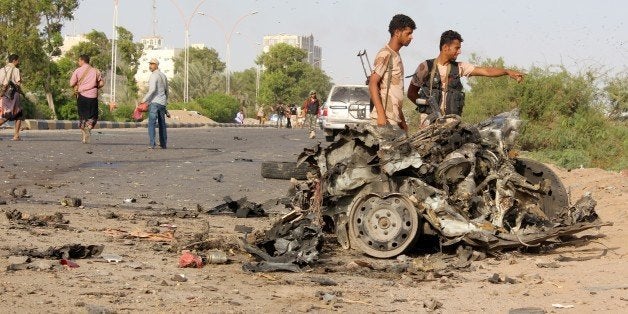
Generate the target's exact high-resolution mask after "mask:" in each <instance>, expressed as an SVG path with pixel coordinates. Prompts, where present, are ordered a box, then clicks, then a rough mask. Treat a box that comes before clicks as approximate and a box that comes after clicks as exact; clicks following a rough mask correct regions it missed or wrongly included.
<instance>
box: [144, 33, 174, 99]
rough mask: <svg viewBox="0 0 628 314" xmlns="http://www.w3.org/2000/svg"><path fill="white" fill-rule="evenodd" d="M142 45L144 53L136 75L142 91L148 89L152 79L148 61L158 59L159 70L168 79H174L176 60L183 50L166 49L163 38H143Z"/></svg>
mask: <svg viewBox="0 0 628 314" xmlns="http://www.w3.org/2000/svg"><path fill="white" fill-rule="evenodd" d="M141 43H142V44H143V45H144V51H143V52H142V56H141V57H140V59H139V61H138V62H139V68H138V69H137V73H136V74H135V80H137V85H138V86H139V88H140V89H143V88H145V87H146V84H147V83H148V79H149V78H150V70H149V69H148V61H150V59H153V58H155V59H157V60H158V61H159V70H160V71H161V72H163V73H164V74H165V75H166V77H167V78H168V79H172V78H173V77H174V58H175V57H176V56H178V55H179V54H180V53H182V52H183V49H178V48H164V47H163V39H162V38H161V36H150V37H145V38H142V40H141Z"/></svg>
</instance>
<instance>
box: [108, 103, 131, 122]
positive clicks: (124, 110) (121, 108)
mask: <svg viewBox="0 0 628 314" xmlns="http://www.w3.org/2000/svg"><path fill="white" fill-rule="evenodd" d="M134 110H135V105H118V107H117V108H116V109H115V110H114V111H113V113H112V116H113V120H114V121H118V122H132V121H133V118H132V117H131V116H132V115H133V111H134ZM106 111H107V112H108V111H109V109H106Z"/></svg>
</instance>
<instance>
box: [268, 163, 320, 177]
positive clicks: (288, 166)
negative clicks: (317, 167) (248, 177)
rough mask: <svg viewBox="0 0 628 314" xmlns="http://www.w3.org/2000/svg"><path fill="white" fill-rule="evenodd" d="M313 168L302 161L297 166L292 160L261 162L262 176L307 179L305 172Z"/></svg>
mask: <svg viewBox="0 0 628 314" xmlns="http://www.w3.org/2000/svg"><path fill="white" fill-rule="evenodd" d="M308 171H314V169H313V168H312V167H311V166H310V165H308V164H307V163H302V164H300V165H299V166H298V167H297V163H296V162H294V161H264V162H262V178H267V179H283V180H290V179H291V178H295V179H297V180H305V179H307V172H308Z"/></svg>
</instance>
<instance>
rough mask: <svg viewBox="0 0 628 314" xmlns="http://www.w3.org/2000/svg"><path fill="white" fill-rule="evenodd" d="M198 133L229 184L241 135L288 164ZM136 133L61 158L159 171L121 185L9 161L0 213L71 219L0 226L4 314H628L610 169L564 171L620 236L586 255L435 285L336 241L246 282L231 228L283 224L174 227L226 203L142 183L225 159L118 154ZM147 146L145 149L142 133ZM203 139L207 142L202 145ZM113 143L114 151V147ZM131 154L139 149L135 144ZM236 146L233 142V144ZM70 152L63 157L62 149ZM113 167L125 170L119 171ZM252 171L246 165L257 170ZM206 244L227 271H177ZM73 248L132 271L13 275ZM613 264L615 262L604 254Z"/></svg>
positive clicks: (503, 267)
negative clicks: (317, 257)
mask: <svg viewBox="0 0 628 314" xmlns="http://www.w3.org/2000/svg"><path fill="white" fill-rule="evenodd" d="M103 132H105V131H103ZM107 132H110V131H107ZM131 132H132V131H131ZM186 132H187V133H186ZM190 132H192V131H185V130H181V131H173V135H172V137H174V138H176V137H177V136H178V137H179V138H182V139H183V138H194V137H195V135H193V134H197V133H190ZM198 132H205V133H203V134H209V136H210V135H211V134H216V133H210V132H228V133H225V134H223V135H221V138H224V141H223V142H220V141H217V140H216V142H215V143H214V142H211V143H212V145H215V147H219V149H221V150H222V151H221V152H223V153H224V154H223V155H226V154H227V153H230V152H234V153H233V154H231V153H230V154H228V158H227V157H225V159H224V162H225V163H224V164H221V166H220V167H221V168H216V169H221V170H220V171H222V172H221V173H224V174H225V177H226V178H229V175H230V172H229V171H230V170H229V169H231V168H230V167H233V166H234V165H236V164H234V163H233V160H234V156H242V155H238V154H237V152H243V151H245V150H244V148H242V144H241V141H236V139H235V135H238V136H248V137H249V140H248V144H249V146H250V147H253V148H251V149H249V150H248V153H251V154H253V155H254V156H256V157H259V158H262V159H264V158H267V157H269V156H271V155H273V154H274V156H277V154H278V153H276V152H275V153H273V152H270V153H269V152H268V150H267V147H266V146H265V145H262V144H259V146H255V145H257V144H256V143H257V142H261V140H255V141H253V140H251V139H252V138H253V136H255V135H254V133H250V134H248V135H246V134H245V135H242V133H241V132H242V131H219V130H202V131H198ZM236 132H237V133H236ZM250 132H257V133H259V132H260V131H250ZM269 132H285V133H278V134H283V135H281V136H282V137H281V138H280V136H278V135H277V136H276V135H275V133H266V134H263V135H261V136H262V137H263V138H275V137H276V138H278V141H282V142H280V143H283V142H285V141H293V142H294V143H301V144H299V145H302V142H303V141H304V140H306V139H305V137H306V134H305V132H300V133H303V134H300V133H298V136H297V133H287V132H289V131H287V130H283V131H281V130H279V131H277V130H273V131H269ZM29 134H35V133H26V134H25V136H24V138H25V142H24V143H15V144H14V143H8V141H2V142H0V143H2V144H3V146H5V147H4V148H3V151H4V152H3V154H8V153H11V152H13V153H14V154H15V151H16V150H17V151H20V147H19V145H29V144H28V141H29ZM37 134H39V133H37ZM45 134H46V135H42V136H45V137H46V139H47V141H52V140H51V139H50V137H53V136H54V137H55V138H58V139H59V141H64V140H65V137H63V136H65V135H63V136H60V135H56V134H65V133H54V134H55V135H52V134H53V133H45ZM68 134H69V133H68ZM126 134H132V133H116V132H111V133H103V134H102V135H101V136H100V137H97V136H96V139H95V140H96V141H98V140H101V142H100V144H101V146H96V144H95V145H94V146H93V147H92V148H89V149H83V146H79V148H81V149H83V151H85V152H87V154H85V152H83V151H81V152H80V154H81V155H80V156H79V157H76V156H71V155H72V154H71V153H69V152H67V151H65V152H66V153H65V155H63V156H67V157H63V158H65V159H71V158H88V157H89V158H92V156H96V155H99V154H102V156H110V155H115V154H120V156H124V155H125V154H131V155H132V156H134V158H136V159H141V160H144V161H145V163H146V164H147V165H148V166H146V165H143V164H138V165H137V167H138V168H125V169H123V170H121V171H120V172H121V173H120V174H116V176H118V177H119V178H118V179H111V181H106V180H109V177H107V176H105V174H104V172H102V173H101V174H95V172H93V171H92V172H90V171H86V170H85V171H79V172H77V173H75V174H74V175H71V173H72V172H71V170H72V169H74V170H76V168H71V167H67V168H66V167H65V166H64V167H61V166H62V165H63V163H64V159H54V161H52V160H53V158H52V157H51V159H50V161H46V158H48V156H47V155H46V153H42V156H41V157H42V159H43V160H42V161H41V162H32V163H28V166H27V167H26V166H24V167H25V168H24V167H22V166H23V165H19V167H18V164H19V163H20V162H19V161H15V160H14V159H11V158H9V157H8V156H7V155H3V157H2V167H0V178H2V180H4V183H5V184H4V185H2V187H3V191H2V193H3V194H2V198H3V199H5V200H6V201H7V204H6V205H0V210H2V211H4V212H9V211H11V210H19V211H21V212H22V213H23V214H31V215H51V214H53V213H55V212H60V213H62V214H63V217H64V219H67V220H69V224H67V226H65V227H63V226H62V227H54V226H30V225H23V224H17V223H15V222H14V221H9V220H8V218H6V217H4V216H5V215H2V217H0V243H1V244H0V256H2V258H0V268H1V269H2V270H1V271H2V275H1V277H0V294H1V295H2V298H0V309H2V310H1V311H2V312H3V313H40V312H58V313H68V312H71V313H85V312H89V313H113V312H118V313H126V312H156V313H190V312H192V313H202V312H227V313H241V312H245V313H250V312H254V313H260V312H332V311H339V312H349V313H355V312H366V313H381V312H412V313H423V312H427V311H429V310H430V309H431V308H433V309H435V311H436V312H442V313H477V312H488V313H507V312H508V311H509V310H511V309H516V308H523V307H535V308H540V309H542V310H544V311H546V312H548V313H589V312H607V313H619V312H624V311H625V309H626V307H627V305H628V267H626V260H627V259H626V254H627V253H628V252H627V248H626V245H625V243H626V241H627V240H628V219H627V216H626V209H627V206H626V204H628V190H627V186H626V183H627V182H628V177H627V176H626V175H622V174H619V173H615V172H608V171H604V170H600V169H575V170H571V171H567V170H564V169H559V168H555V170H556V172H557V174H558V175H559V176H560V178H561V179H562V180H563V182H564V184H565V186H566V187H567V188H568V189H569V190H570V192H571V197H572V200H575V199H577V198H578V197H579V196H580V195H582V194H583V193H586V192H591V193H592V194H593V196H594V198H595V199H596V200H597V202H598V206H597V211H598V213H599V215H600V217H601V219H602V220H604V221H612V222H614V225H613V226H610V227H604V228H602V229H600V230H594V231H590V232H588V234H592V235H602V234H603V235H605V237H603V238H599V239H596V240H595V241H594V242H590V243H588V244H585V245H580V246H567V247H560V248H557V249H555V250H551V251H549V252H546V253H542V254H530V253H525V252H510V253H508V254H505V255H503V256H501V257H500V258H488V259H485V260H482V261H476V262H473V264H472V265H471V267H469V268H466V269H462V270H454V271H449V272H447V273H445V274H439V275H438V276H435V275H434V274H428V275H427V276H418V275H416V274H411V273H396V272H391V271H388V270H384V269H389V266H391V265H393V264H395V263H398V262H397V261H396V260H377V259H371V258H368V257H366V256H364V255H362V254H360V253H358V252H355V251H345V250H343V249H341V248H339V246H338V245H336V244H335V243H333V242H331V241H333V238H329V240H331V241H330V242H329V243H327V244H326V246H325V248H324V251H323V254H322V260H321V262H320V264H318V265H317V266H315V267H313V268H312V269H310V270H307V271H305V272H302V273H266V274H256V273H247V272H244V271H243V270H242V263H243V262H245V261H250V260H251V257H250V256H249V255H247V254H245V253H243V252H242V251H240V250H239V249H238V248H237V243H238V240H237V238H238V236H239V234H238V233H237V232H235V231H234V226H236V225H247V226H251V227H254V228H257V229H263V228H267V227H268V226H270V224H271V221H272V220H273V219H276V217H278V215H279V213H275V214H272V215H271V216H270V217H268V218H246V219H238V218H234V217H229V216H209V215H206V214H200V215H199V216H198V217H190V218H178V217H176V216H172V211H168V208H171V209H173V210H175V211H180V210H188V211H187V212H194V208H193V207H195V206H194V205H193V204H195V203H200V204H199V205H200V206H201V207H204V208H206V207H208V206H212V205H217V204H218V203H219V200H220V198H221V196H222V195H221V194H218V195H216V194H215V193H217V192H215V191H209V190H206V189H201V188H195V186H196V185H197V184H201V183H198V182H200V181H196V180H198V179H197V178H195V177H193V176H192V175H186V177H185V178H184V177H181V178H179V177H178V176H174V174H173V177H172V178H171V179H168V181H169V182H166V183H162V184H161V185H159V184H157V187H156V188H154V189H147V186H148V185H150V184H151V183H154V182H144V183H142V180H147V179H150V178H151V177H150V176H149V175H150V174H154V172H158V171H157V170H154V169H155V168H154V167H155V165H158V166H157V167H166V166H167V167H169V169H171V170H170V171H172V170H174V169H180V171H184V170H185V167H186V164H185V163H180V164H177V163H175V162H174V160H177V158H179V159H180V158H182V157H181V156H182V155H183V156H187V157H186V158H189V159H188V160H191V162H192V164H201V162H200V160H207V159H203V158H208V157H207V156H209V157H210V160H214V159H218V161H213V162H208V163H206V164H205V165H206V167H212V165H213V164H214V163H215V162H218V163H221V162H223V160H221V159H220V158H221V157H220V156H223V155H218V153H215V151H214V150H211V148H212V147H214V146H208V147H207V148H205V149H206V150H199V149H198V148H194V149H193V147H190V148H186V147H181V149H180V150H176V149H172V150H170V149H169V150H168V151H163V155H160V156H158V157H155V156H157V154H161V153H162V152H151V151H147V150H146V148H145V147H144V146H142V148H139V146H138V145H135V146H129V147H126V146H122V147H117V146H116V145H114V144H113V142H114V141H113V140H109V139H110V138H113V137H114V136H118V137H117V138H116V139H120V140H122V139H125V138H124V136H127V135H126ZM30 136H31V141H32V142H31V143H34V144H32V146H29V147H31V151H35V150H36V149H37V146H38V145H40V144H39V142H35V140H36V139H35V138H33V137H35V136H36V135H30ZM37 136H39V135H37ZM107 136H109V137H107ZM137 136H138V138H139V136H143V137H145V135H144V134H143V133H142V134H138V135H137ZM232 136H233V138H234V139H233V140H231V137H232ZM67 137H68V138H72V139H74V137H76V136H75V134H73V133H72V134H69V135H67ZM197 138H205V135H202V136H197ZM42 140H43V139H42ZM108 141H109V142H112V144H111V145H110V146H107V147H105V144H106V143H109V142H108ZM128 141H129V142H133V141H135V140H134V138H129V140H128ZM212 141H213V140H212ZM229 141H231V142H233V143H232V144H229ZM25 143H26V144H25ZM42 143H43V142H42ZM7 145H8V146H7ZM59 145H65V144H64V143H63V142H59ZM68 145H69V144H68ZM72 145H80V144H72ZM173 145H174V144H173ZM228 145H232V146H233V148H228V147H231V146H228ZM277 145H281V144H277ZM175 148H176V147H175ZM21 149H24V146H23V147H21ZM48 150H49V151H50V155H56V154H57V151H55V150H54V149H48ZM286 150H288V149H287V148H286ZM294 150H295V151H298V149H294ZM62 151H64V150H62ZM89 151H92V153H89ZM118 151H119V152H118ZM261 152H264V153H261ZM33 154H34V153H33ZM142 154H145V155H142ZM166 154H167V155H166ZM195 154H197V155H195ZM212 154H215V155H212ZM264 154H270V155H264ZM35 155H36V154H35ZM81 156H85V157H81ZM264 156H266V157H264ZM22 157H23V156H22ZM111 158H113V157H111ZM120 158H121V157H120ZM129 158H130V157H129ZM212 158H213V159H212ZM237 158H238V157H236V159H235V160H237ZM283 158H285V159H291V158H293V157H292V156H291V154H284V156H283ZM23 159H24V158H23ZM33 160H35V161H37V160H39V159H37V158H35V159H33ZM98 160H100V159H98ZM102 160H106V157H102ZM228 160H231V162H228ZM255 161H256V162H257V161H258V159H256V160H255ZM24 162H25V161H24ZM55 163H56V166H55ZM164 164H166V166H163V165H164ZM97 166H100V167H107V166H106V165H104V166H103V165H102V164H99V165H96V164H94V165H93V167H97ZM110 166H111V167H114V166H115V164H113V163H112V164H110ZM149 166H150V167H151V168H149ZM253 166H254V165H250V166H249V165H248V164H247V166H246V167H253ZM20 167H22V168H20ZM193 167H197V166H196V165H194V166H193ZM60 169H66V170H63V171H62V170H60ZM158 169H165V168H158ZM92 170H93V169H92ZM177 171H179V170H177ZM190 171H191V173H194V172H198V171H201V172H202V171H203V170H202V168H197V169H196V170H190ZM125 173H126V175H124V174H125ZM250 176H259V175H258V174H254V175H250ZM241 178H242V180H239V182H236V183H229V182H228V180H226V182H224V183H222V186H226V187H228V190H231V191H233V192H234V194H238V193H239V194H240V195H242V194H250V195H251V196H252V197H251V199H253V200H255V201H261V200H263V198H264V196H265V195H266V196H269V197H276V196H278V195H281V194H282V193H284V191H285V189H286V187H287V183H286V182H285V181H279V180H264V179H261V180H260V179H257V178H256V179H254V180H250V182H248V181H249V180H245V179H247V178H246V176H241ZM209 181H212V180H209ZM214 183H215V182H214ZM230 184H234V185H232V186H231V185H230ZM201 185H202V184H201ZM12 186H13V187H19V189H18V190H17V191H16V192H14V194H15V193H17V197H12V196H8V195H7V194H8V193H9V192H10V191H11V190H12V189H11V187H12ZM216 186H219V185H216ZM22 187H26V188H27V189H28V191H27V192H26V193H25V194H26V195H25V197H23V198H21V197H20V194H21V191H20V189H21V188H22ZM103 187H107V188H103ZM131 187H133V188H131ZM177 189H182V191H185V190H193V191H191V192H189V193H190V194H185V193H187V192H182V193H184V195H183V196H177V195H176V194H177V193H176V191H177ZM212 189H213V188H212ZM86 191H87V194H86ZM125 191H126V193H125ZM66 194H67V195H70V196H80V197H82V198H83V199H84V202H85V207H82V208H74V207H66V206H61V205H60V204H59V203H57V201H58V199H59V198H62V197H63V196H64V195H66ZM200 195H206V197H205V198H204V201H203V202H199V201H198V198H200V197H201V196H200ZM29 196H30V197H29ZM124 198H136V202H135V203H124V201H123V199H124ZM116 216H117V217H116ZM112 230H116V232H115V236H112V234H114V232H113V231H112ZM168 230H170V231H172V230H175V233H174V235H175V239H174V240H172V241H163V242H158V241H151V240H150V239H149V238H145V237H142V236H145V235H146V233H147V232H153V233H155V232H166V231H168ZM140 232H144V234H142V233H140ZM198 233H201V234H203V235H205V236H208V237H210V238H215V239H216V241H213V242H211V243H210V246H212V247H214V248H215V249H220V250H222V251H223V252H226V253H227V256H228V257H229V258H230V260H231V261H230V263H227V264H209V265H206V266H205V267H203V268H198V269H196V268H178V267H177V262H178V259H179V256H180V249H181V248H182V247H184V246H185V245H187V244H190V243H192V242H194V241H195V234H198ZM69 243H80V244H84V245H88V244H102V245H104V246H105V248H104V252H103V254H115V255H118V256H119V257H120V258H121V261H119V262H107V261H106V260H104V259H103V258H101V257H94V258H88V259H74V260H73V261H74V262H76V263H77V264H78V265H79V266H80V267H78V268H70V267H67V266H62V265H60V263H59V260H58V259H33V261H32V262H31V263H30V264H29V265H30V266H31V268H32V269H23V270H15V271H11V270H6V271H5V270H4V269H6V268H7V267H8V266H9V265H10V264H11V262H13V261H15V260H16V259H18V258H19V257H18V256H16V254H14V253H12V250H15V249H16V248H31V249H40V250H45V249H46V248H48V247H50V246H61V245H64V244H69ZM604 252H606V253H605V254H603V253H604ZM602 255H603V256H602ZM559 256H568V257H575V258H579V257H599V258H593V259H590V260H586V261H573V262H559V261H556V259H557V258H558V257H559ZM423 257H424V256H422V255H417V254H409V256H408V258H411V259H413V258H417V259H421V258H423ZM355 261H362V262H364V263H359V264H369V265H371V266H372V268H374V269H370V268H368V267H360V266H356V263H355ZM543 263H545V264H551V265H553V267H555V268H541V267H539V266H537V265H542V264H543ZM49 268H50V269H49ZM179 274H183V275H184V276H185V277H186V278H187V281H185V282H180V281H176V280H175V278H174V277H175V276H177V275H179ZM493 274H499V275H501V276H508V277H510V278H513V279H515V280H514V283H502V284H493V283H490V282H489V281H488V278H489V277H491V276H493ZM321 296H324V297H321ZM560 307H565V308H560ZM622 309H624V310H622Z"/></svg>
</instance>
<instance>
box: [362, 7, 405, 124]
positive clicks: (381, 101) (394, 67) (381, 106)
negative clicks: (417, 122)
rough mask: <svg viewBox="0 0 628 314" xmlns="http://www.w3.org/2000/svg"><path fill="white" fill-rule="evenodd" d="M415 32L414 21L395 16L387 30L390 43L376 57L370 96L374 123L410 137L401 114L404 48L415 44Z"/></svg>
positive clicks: (401, 15)
mask: <svg viewBox="0 0 628 314" xmlns="http://www.w3.org/2000/svg"><path fill="white" fill-rule="evenodd" d="M415 29H416V24H414V21H413V20H412V19H411V18H410V17H408V16H406V15H403V14H397V15H395V16H393V18H392V20H391V21H390V24H389V26H388V32H389V33H390V40H389V41H388V44H387V45H386V46H385V47H384V48H382V49H381V50H380V51H379V52H378V53H377V55H376V56H375V62H374V65H375V66H374V69H373V73H372V74H371V77H370V79H369V92H370V94H371V100H372V101H373V105H374V106H373V107H374V108H373V111H372V112H371V123H372V124H376V125H377V126H385V125H387V124H390V125H393V126H397V127H399V128H401V129H402V130H404V131H405V132H406V133H408V125H407V124H406V119H405V117H404V116H403V111H402V110H401V107H402V104H403V99H404V96H403V91H404V88H403V62H402V61H401V56H399V50H400V49H401V47H406V46H408V45H409V44H410V42H411V41H412V33H413V32H414V30H415Z"/></svg>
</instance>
